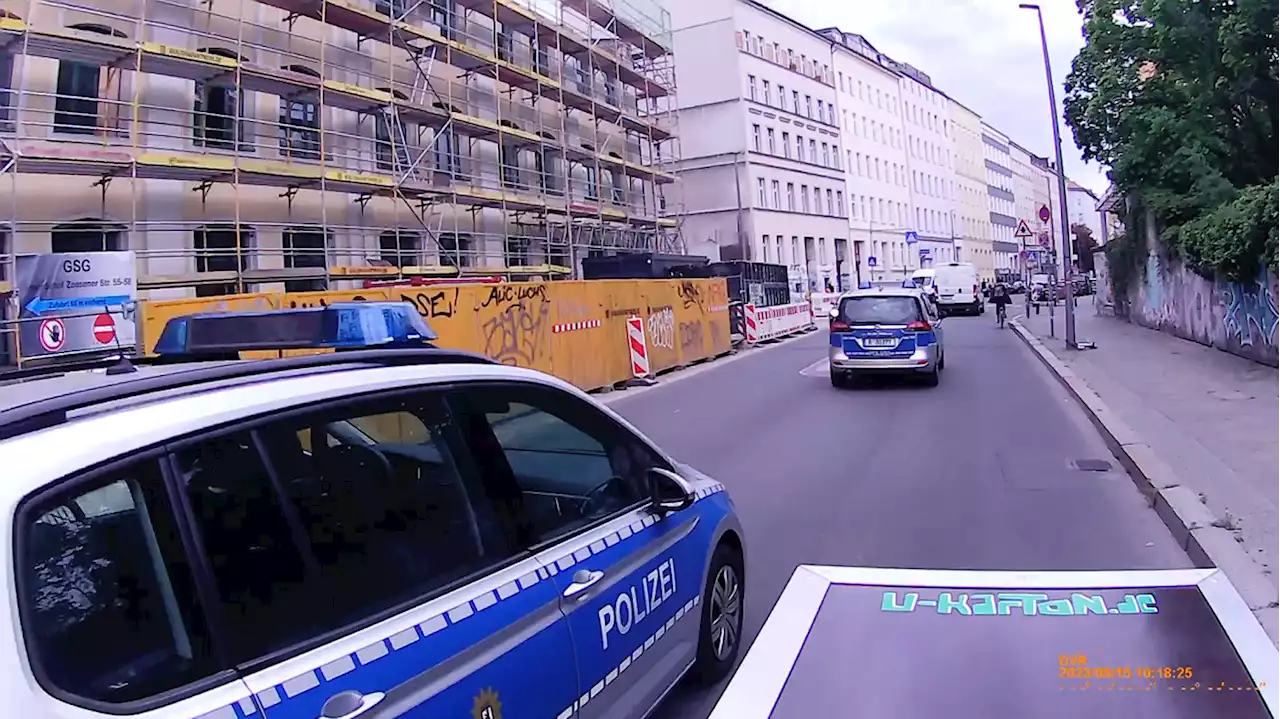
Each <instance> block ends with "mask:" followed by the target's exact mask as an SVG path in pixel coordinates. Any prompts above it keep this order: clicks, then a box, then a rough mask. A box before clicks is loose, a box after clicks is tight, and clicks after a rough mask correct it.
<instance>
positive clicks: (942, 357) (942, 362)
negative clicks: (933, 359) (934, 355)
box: [938, 350, 947, 370]
mask: <svg viewBox="0 0 1280 719" xmlns="http://www.w3.org/2000/svg"><path fill="white" fill-rule="evenodd" d="M946 368H947V353H946V352H945V351H941V350H940V351H939V352H938V369H939V370H944V369H946Z"/></svg>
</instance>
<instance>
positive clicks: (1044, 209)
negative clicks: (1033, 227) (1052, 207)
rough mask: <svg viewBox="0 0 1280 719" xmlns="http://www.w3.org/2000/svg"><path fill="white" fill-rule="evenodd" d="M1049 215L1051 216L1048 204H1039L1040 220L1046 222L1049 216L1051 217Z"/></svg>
mask: <svg viewBox="0 0 1280 719" xmlns="http://www.w3.org/2000/svg"><path fill="white" fill-rule="evenodd" d="M1051 217H1053V215H1051V214H1050V213H1049V206H1048V205H1041V206H1040V221H1041V222H1048V221H1049V218H1051Z"/></svg>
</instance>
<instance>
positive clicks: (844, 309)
mask: <svg viewBox="0 0 1280 719" xmlns="http://www.w3.org/2000/svg"><path fill="white" fill-rule="evenodd" d="M840 316H841V318H843V319H844V321H845V322H848V323H849V324H851V325H905V324H908V323H910V322H915V321H916V320H919V319H920V306H919V305H917V304H916V301H915V298H914V297H905V296H902V295H896V296H887V297H874V296H869V297H846V298H845V299H844V301H843V302H841V303H840Z"/></svg>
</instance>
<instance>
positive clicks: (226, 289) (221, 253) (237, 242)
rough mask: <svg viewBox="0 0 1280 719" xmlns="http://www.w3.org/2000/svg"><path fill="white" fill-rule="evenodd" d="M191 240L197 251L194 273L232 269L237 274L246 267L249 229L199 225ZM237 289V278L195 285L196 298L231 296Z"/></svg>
mask: <svg viewBox="0 0 1280 719" xmlns="http://www.w3.org/2000/svg"><path fill="white" fill-rule="evenodd" d="M191 239H192V245H193V246H194V248H195V251H196V272H200V273H204V272H235V273H237V277H238V276H239V273H241V272H244V271H245V270H247V269H248V268H249V256H250V254H251V252H252V250H253V231H252V230H246V229H240V230H239V231H237V229H236V227H235V226H234V225H224V226H209V227H200V228H197V229H196V231H195V232H194V233H192V238H191ZM239 291H240V287H239V282H238V281H233V282H219V283H215V284H199V285H196V297H215V296H219V295H234V294H235V293H237V292H239Z"/></svg>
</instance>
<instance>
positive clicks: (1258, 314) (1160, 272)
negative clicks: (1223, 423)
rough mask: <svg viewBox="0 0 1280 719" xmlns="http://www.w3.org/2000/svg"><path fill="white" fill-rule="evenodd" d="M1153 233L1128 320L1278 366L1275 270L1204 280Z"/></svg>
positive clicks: (1132, 293)
mask: <svg viewBox="0 0 1280 719" xmlns="http://www.w3.org/2000/svg"><path fill="white" fill-rule="evenodd" d="M1146 224H1147V227H1148V228H1154V223H1153V222H1148V223H1146ZM1148 235H1149V236H1148V238H1147V247H1148V250H1147V252H1148V254H1147V259H1146V266H1145V267H1144V268H1143V272H1141V273H1139V275H1138V278H1135V281H1134V283H1133V286H1132V287H1130V288H1129V296H1128V300H1129V301H1128V317H1129V320H1130V321H1131V322H1135V323H1137V324H1140V325H1142V326H1144V327H1150V328H1152V329H1158V330H1161V331H1163V332H1168V333H1169V334H1172V335H1176V336H1178V337H1182V338H1183V339H1188V340H1192V341H1195V342H1199V343H1201V344H1205V345H1209V346H1210V347H1217V348H1218V349H1220V350H1223V351H1225V352H1230V353H1232V354H1236V355H1240V356H1241V357H1247V358H1249V359H1251V360H1254V361H1255V362H1260V363H1262V364H1266V365H1271V366H1272V367H1275V366H1277V346H1278V345H1277V337H1276V326H1277V323H1280V314H1278V313H1277V297H1280V289H1278V288H1277V278H1276V268H1274V267H1271V268H1265V269H1264V270H1263V271H1262V272H1260V273H1259V275H1258V277H1257V278H1256V279H1255V280H1253V281H1250V282H1229V281H1226V280H1223V279H1213V280H1209V279H1205V278H1204V277H1201V276H1200V275H1198V274H1196V273H1195V272H1193V271H1191V270H1190V269H1188V268H1186V267H1184V266H1183V265H1182V264H1181V263H1180V262H1178V261H1177V260H1168V259H1165V258H1164V257H1162V256H1161V255H1160V253H1159V251H1158V250H1157V249H1155V248H1156V240H1155V236H1154V235H1155V231H1154V229H1150V230H1149V232H1148Z"/></svg>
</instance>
